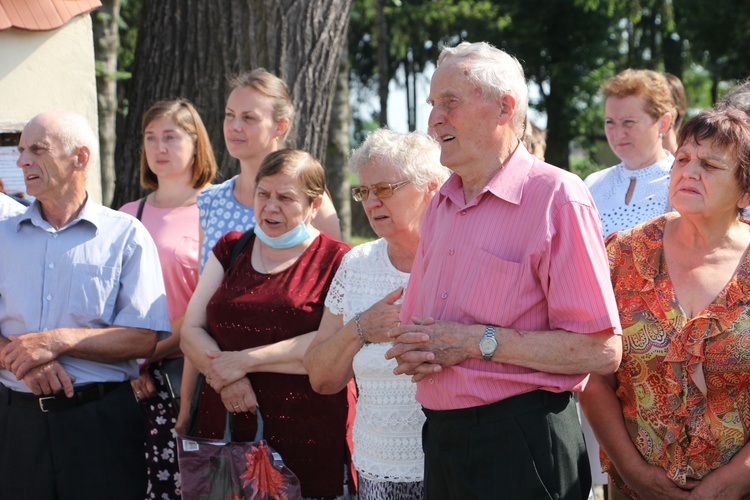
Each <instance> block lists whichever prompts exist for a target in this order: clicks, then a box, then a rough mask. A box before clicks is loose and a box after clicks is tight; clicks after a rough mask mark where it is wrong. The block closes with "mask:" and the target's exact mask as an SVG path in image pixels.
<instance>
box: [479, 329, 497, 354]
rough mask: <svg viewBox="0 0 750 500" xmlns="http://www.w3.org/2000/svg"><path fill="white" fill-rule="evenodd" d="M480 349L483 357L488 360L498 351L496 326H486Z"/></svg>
mask: <svg viewBox="0 0 750 500" xmlns="http://www.w3.org/2000/svg"><path fill="white" fill-rule="evenodd" d="M479 350H480V351H481V353H482V357H483V358H484V359H486V360H487V361H489V360H491V359H492V355H493V354H495V351H497V340H495V327H494V326H492V325H488V326H485V327H484V336H483V337H482V340H480V341H479Z"/></svg>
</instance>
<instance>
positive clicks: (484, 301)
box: [457, 249, 524, 325]
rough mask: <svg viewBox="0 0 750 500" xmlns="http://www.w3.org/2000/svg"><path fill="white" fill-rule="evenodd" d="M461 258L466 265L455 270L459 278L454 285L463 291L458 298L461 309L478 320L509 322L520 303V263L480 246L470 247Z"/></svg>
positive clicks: (521, 280) (491, 322) (521, 268)
mask: <svg viewBox="0 0 750 500" xmlns="http://www.w3.org/2000/svg"><path fill="white" fill-rule="evenodd" d="M465 262H466V263H468V264H469V265H467V266H466V267H465V269H464V272H459V273H457V276H458V280H459V281H462V282H463V283H462V284H461V285H460V286H459V287H457V289H458V290H464V291H466V292H467V295H466V296H465V298H464V299H463V300H462V301H461V302H460V304H461V307H462V308H464V313H465V314H466V315H468V316H469V317H471V318H476V319H477V320H478V321H479V322H480V323H481V322H485V323H488V324H496V325H509V324H512V323H513V322H514V320H515V319H516V317H517V314H518V309H519V305H520V304H519V303H518V302H519V296H520V294H521V293H522V290H523V285H524V281H523V274H524V273H523V269H524V266H523V265H522V264H519V263H516V262H511V261H507V260H504V259H501V258H499V257H496V256H494V255H492V254H491V253H489V252H486V251H484V250H481V249H472V250H471V252H470V255H468V256H467V258H466V260H465Z"/></svg>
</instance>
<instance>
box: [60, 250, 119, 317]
mask: <svg viewBox="0 0 750 500" xmlns="http://www.w3.org/2000/svg"><path fill="white" fill-rule="evenodd" d="M118 282H119V272H118V270H117V269H116V268H114V267H108V266H95V265H92V264H73V269H72V273H71V280H70V294H69V296H68V311H69V313H70V314H71V315H72V316H75V317H78V318H80V319H81V320H83V321H86V322H91V321H95V320H97V319H101V320H103V321H104V322H105V323H107V324H109V323H110V322H111V320H112V319H113V317H114V313H113V312H114V308H115V302H116V300H117V289H118Z"/></svg>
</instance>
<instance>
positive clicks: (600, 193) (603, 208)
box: [584, 150, 674, 236]
mask: <svg viewBox="0 0 750 500" xmlns="http://www.w3.org/2000/svg"><path fill="white" fill-rule="evenodd" d="M665 152H666V153H667V157H666V158H664V159H663V160H661V161H659V162H657V163H654V164H653V165H650V166H648V167H645V168H641V169H638V170H628V169H626V168H625V165H624V164H622V163H620V164H619V165H615V166H614V167H610V168H606V169H604V170H599V171H598V172H594V173H593V174H591V175H589V176H588V177H586V179H585V180H584V183H585V184H586V186H587V187H588V188H589V191H590V192H591V196H592V197H593V198H594V203H596V208H597V209H598V210H599V215H600V217H601V219H602V233H603V235H604V236H607V235H609V234H610V233H613V232H615V231H622V230H624V229H628V228H631V227H633V226H636V225H638V224H640V223H641V222H646V221H647V220H651V219H653V218H654V217H656V216H658V215H661V214H663V213H665V212H669V211H670V210H671V207H670V206H669V172H670V170H671V169H672V163H674V156H672V155H671V154H670V153H669V152H667V151H666V150H665ZM631 179H635V189H634V190H633V197H632V198H631V200H630V203H628V204H626V203H625V196H626V195H627V192H628V188H629V187H630V182H631Z"/></svg>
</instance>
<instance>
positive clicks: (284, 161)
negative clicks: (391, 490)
mask: <svg viewBox="0 0 750 500" xmlns="http://www.w3.org/2000/svg"><path fill="white" fill-rule="evenodd" d="M255 184H256V188H255V199H254V208H255V218H256V223H257V225H256V227H255V236H253V238H252V239H250V240H249V242H248V244H247V245H246V246H245V247H244V249H243V250H242V252H241V253H240V254H239V256H238V257H237V259H236V261H235V262H234V264H233V265H232V266H231V268H229V259H230V254H231V252H232V248H233V247H234V245H235V244H236V243H237V241H238V240H239V238H240V236H241V233H239V232H231V233H228V234H226V235H225V236H224V237H222V239H220V240H219V242H218V243H217V244H216V246H215V247H214V249H213V252H212V254H211V255H210V256H209V260H208V262H207V263H206V267H205V268H204V270H203V273H202V274H201V277H200V281H199V282H198V287H197V289H196V290H195V293H194V294H193V297H192V299H191V300H190V305H189V306H188V310H187V313H186V314H185V322H184V324H183V327H182V342H181V347H182V349H183V352H184V353H185V355H186V356H187V357H188V358H189V359H190V361H192V362H193V364H194V365H195V366H196V367H197V368H198V369H199V370H200V371H201V372H202V373H203V374H205V376H206V382H207V384H206V385H205V387H204V389H203V392H202V394H201V397H200V400H199V404H198V414H197V429H198V435H200V436H203V437H209V438H221V437H222V436H223V434H224V426H225V416H226V412H227V411H229V412H231V413H232V415H233V439H234V440H236V441H251V440H252V439H253V436H254V434H255V415H254V412H255V411H256V407H258V408H259V409H260V411H261V413H262V414H263V420H264V422H265V428H264V437H265V438H266V439H267V440H268V442H269V444H270V445H271V446H272V447H273V448H275V449H276V451H278V452H279V453H280V454H281V456H282V457H283V458H284V462H285V463H286V465H287V466H288V467H289V468H290V469H291V470H292V471H293V472H294V473H295V474H296V475H297V477H298V478H299V480H300V484H301V486H302V494H303V496H304V497H308V498H309V497H330V498H334V497H336V496H339V495H341V494H342V493H343V484H344V468H345V467H344V466H345V462H346V440H345V433H346V416H347V401H346V390H342V391H341V392H339V393H338V394H335V395H332V396H322V395H319V394H317V393H316V392H315V391H313V389H312V387H311V386H310V381H309V378H308V376H307V373H306V371H305V369H304V367H303V365H302V359H303V357H304V354H305V351H306V350H307V346H308V345H309V344H310V342H311V340H312V338H313V337H314V336H315V333H316V330H317V328H318V325H319V324H320V319H321V317H322V315H323V309H324V300H325V297H326V294H327V292H328V287H329V286H330V283H331V280H332V279H333V276H334V275H335V274H336V270H337V269H338V267H339V264H340V263H341V259H342V257H343V256H344V254H346V252H347V251H348V250H349V246H348V245H346V244H345V243H341V242H339V241H336V240H334V239H331V238H330V237H328V236H326V235H325V234H323V233H320V232H319V231H318V230H316V229H315V228H314V227H313V226H312V225H311V224H310V221H311V220H312V219H313V218H314V217H315V214H316V212H317V210H318V208H319V207H320V204H321V201H322V199H323V193H324V191H325V173H324V171H323V167H322V166H321V165H320V163H319V162H318V161H317V160H315V159H314V158H313V157H311V156H310V155H309V154H307V153H305V152H303V151H299V150H289V149H286V150H280V151H277V152H274V153H271V154H270V155H269V156H267V157H266V159H265V160H264V161H263V163H262V164H261V166H260V169H259V171H258V174H257V176H256V179H255Z"/></svg>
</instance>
